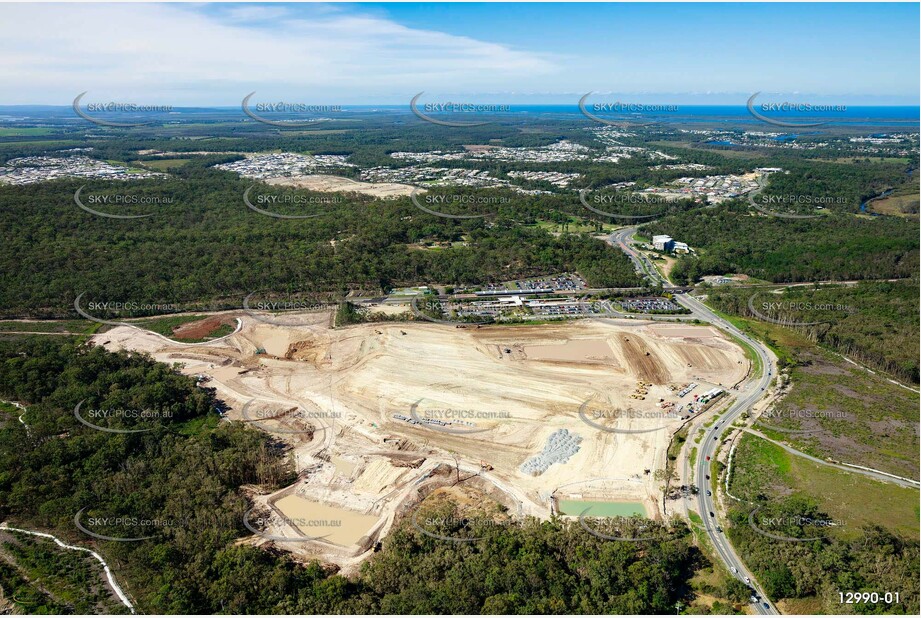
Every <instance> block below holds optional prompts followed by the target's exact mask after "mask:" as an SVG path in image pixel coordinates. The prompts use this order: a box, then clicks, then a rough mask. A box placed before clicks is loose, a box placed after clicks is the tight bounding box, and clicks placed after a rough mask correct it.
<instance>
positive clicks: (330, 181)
mask: <svg viewBox="0 0 921 618" xmlns="http://www.w3.org/2000/svg"><path fill="white" fill-rule="evenodd" d="M266 182H267V183H268V184H270V185H285V186H290V187H298V188H300V189H309V190H311V191H320V192H323V193H362V194H364V195H370V196H373V197H379V198H388V197H403V196H405V195H409V194H410V193H412V192H413V189H415V188H416V187H413V186H412V185H404V184H400V183H396V182H380V183H372V182H361V181H358V180H352V179H351V178H343V177H342V176H330V175H327V174H311V175H309V176H283V177H280V178H269V179H268V180H266Z"/></svg>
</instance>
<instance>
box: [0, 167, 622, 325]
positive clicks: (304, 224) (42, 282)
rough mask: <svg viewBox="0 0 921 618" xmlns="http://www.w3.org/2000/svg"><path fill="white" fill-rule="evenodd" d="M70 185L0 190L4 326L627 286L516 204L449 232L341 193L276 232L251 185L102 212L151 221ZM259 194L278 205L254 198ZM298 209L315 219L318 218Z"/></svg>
mask: <svg viewBox="0 0 921 618" xmlns="http://www.w3.org/2000/svg"><path fill="white" fill-rule="evenodd" d="M81 184H82V183H80V182H78V181H59V182H51V183H42V184H39V185H29V186H21V187H2V188H0V227H2V229H3V230H4V231H3V240H4V244H5V249H6V250H5V251H4V252H3V254H2V256H0V277H2V281H3V284H2V286H0V306H2V308H3V311H4V312H5V313H6V314H7V315H9V316H13V315H55V316H60V315H63V314H68V312H72V307H73V302H74V299H75V298H76V297H77V295H79V294H81V293H83V292H87V300H94V301H99V302H104V301H120V302H137V303H158V304H170V303H175V304H193V303H205V302H208V301H223V305H219V306H225V307H239V306H240V303H241V302H242V299H243V297H245V296H246V295H247V294H249V293H251V292H253V291H258V290H271V291H276V292H289V293H290V292H328V291H334V292H344V291H348V290H352V289H360V290H370V291H372V292H379V291H381V290H387V289H389V288H391V287H393V286H399V285H408V284H433V283H439V284H448V285H475V284H481V283H485V282H497V281H504V280H508V279H511V278H519V277H526V276H534V275H545V274H547V273H553V272H563V271H572V270H578V271H579V272H581V273H582V274H583V275H584V276H585V277H587V279H588V281H589V283H590V284H591V285H593V286H599V287H630V286H634V285H636V284H637V283H638V279H637V277H636V275H635V274H634V272H633V267H632V266H631V264H630V262H629V260H628V259H627V258H626V257H625V256H624V255H623V253H621V252H620V251H618V250H616V249H614V248H613V247H610V246H608V245H606V244H605V243H604V242H603V241H602V240H598V239H595V238H592V237H590V236H589V235H576V234H564V235H561V236H554V235H552V234H550V233H548V232H547V231H545V230H543V229H541V228H540V227H537V226H535V225H533V224H534V223H536V222H537V221H538V217H543V218H545V219H546V218H547V217H548V204H547V203H545V202H544V201H541V200H540V199H538V197H536V196H518V197H517V198H515V199H514V200H513V201H512V203H511V204H510V205H508V206H503V207H502V209H500V211H499V212H497V213H495V216H494V217H489V218H483V219H475V220H473V219H468V220H451V219H445V218H441V217H436V216H433V215H429V214H426V213H423V212H420V211H419V210H418V209H417V208H416V207H415V206H413V205H412V203H411V202H410V200H409V199H408V198H402V199H399V200H374V199H371V198H369V197H366V196H357V195H351V196H348V197H347V198H345V199H343V200H342V201H341V202H340V203H336V204H333V205H328V206H327V205H323V206H320V208H322V209H324V210H322V211H321V213H322V214H321V215H320V216H318V217H316V218H312V219H305V220H284V219H276V218H273V217H267V216H263V215H261V214H258V213H256V212H253V211H251V210H249V209H248V208H247V207H246V205H245V203H244V202H243V198H242V196H243V192H244V191H245V190H246V188H247V187H249V186H250V185H251V184H252V183H250V182H246V181H243V180H240V179H238V178H236V177H235V175H233V174H230V173H229V172H220V171H217V170H214V169H211V168H210V167H208V166H206V164H205V163H201V164H200V165H192V166H186V168H182V169H181V170H179V171H178V172H177V176H176V177H171V178H169V179H157V180H149V181H139V182H134V183H130V192H131V193H132V194H137V195H141V196H161V197H170V198H171V199H172V203H170V204H160V205H158V206H156V207H151V206H132V207H128V208H125V207H121V208H120V209H115V210H116V211H117V212H119V213H123V214H125V213H127V214H139V213H149V212H155V213H156V214H155V216H153V217H150V218H147V219H141V220H112V219H105V218H102V217H96V216H93V215H91V214H89V213H86V212H84V211H82V210H81V209H80V208H78V207H77V206H76V205H75V204H74V191H76V189H77V188H78V187H79V186H80V185H81ZM127 190H129V187H128V186H127V185H125V184H122V183H112V182H100V181H95V182H90V183H87V187H86V188H85V189H84V193H83V194H84V195H89V194H92V193H99V194H106V195H116V194H119V193H124V192H126V191H127ZM260 190H261V191H264V192H265V193H272V194H279V195H283V194H285V193H286V192H285V191H284V190H278V189H275V188H269V187H266V186H262V187H261V189H260ZM301 193H303V192H301ZM313 195H314V197H319V196H318V195H316V194H313ZM327 197H328V196H327ZM572 201H574V204H570V205H569V208H570V209H571V210H573V211H576V210H583V209H582V208H581V206H579V205H578V200H575V199H574V200H572ZM310 208H313V209H315V210H313V211H311V212H316V209H317V206H311V207H310ZM110 211H111V208H110ZM277 211H278V212H280V213H282V214H289V213H291V212H292V211H291V210H290V209H289V210H287V211H286V210H285V209H284V208H278V209H277ZM303 212H304V210H303V208H302V209H301V210H300V213H301V214H303ZM583 212H584V210H583ZM427 241H431V242H435V241H438V242H449V243H453V245H452V246H449V247H444V248H439V249H438V250H429V249H426V248H424V247H422V246H420V243H424V242H427ZM23 264H29V268H22V265H23ZM212 306H213V305H212Z"/></svg>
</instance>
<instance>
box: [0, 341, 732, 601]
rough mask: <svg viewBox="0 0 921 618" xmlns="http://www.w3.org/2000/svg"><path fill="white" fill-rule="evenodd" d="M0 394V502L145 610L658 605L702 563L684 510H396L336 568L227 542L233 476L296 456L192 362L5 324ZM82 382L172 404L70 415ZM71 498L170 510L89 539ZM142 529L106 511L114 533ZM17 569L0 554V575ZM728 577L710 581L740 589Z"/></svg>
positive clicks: (141, 513)
mask: <svg viewBox="0 0 921 618" xmlns="http://www.w3.org/2000/svg"><path fill="white" fill-rule="evenodd" d="M0 396H2V397H4V398H6V399H10V400H18V401H22V402H25V403H26V404H27V406H28V409H27V412H26V413H25V415H24V422H25V425H23V424H22V423H20V422H18V420H17V417H16V415H15V414H4V415H3V417H2V418H0V519H4V520H8V521H9V522H11V524H13V525H20V526H21V527H25V528H32V529H41V530H44V531H49V532H53V533H54V534H56V535H59V536H61V537H62V538H65V539H68V540H69V541H71V542H75V543H78V544H80V545H82V546H93V547H96V548H97V549H98V550H99V551H100V552H101V553H102V554H103V556H105V558H106V560H108V561H109V562H110V563H111V564H112V565H113V568H114V572H115V575H116V577H117V578H118V580H119V582H120V584H121V585H122V586H123V587H125V588H126V590H127V591H128V593H129V595H130V596H131V598H132V599H133V600H134V601H135V602H136V603H137V605H138V610H139V611H140V612H143V613H222V612H229V613H246V614H253V613H266V614H268V613H365V612H366V613H439V612H440V613H452V614H477V613H520V612H526V613H600V614H604V613H653V614H659V613H669V612H671V611H674V608H675V604H676V603H678V602H681V603H682V604H683V605H685V606H687V605H688V603H689V602H690V601H691V600H692V599H693V591H692V590H691V587H690V584H689V581H690V579H691V578H692V576H693V574H694V572H695V571H696V570H697V569H699V568H701V567H703V566H705V565H706V561H705V560H704V558H703V556H702V555H701V554H700V552H699V551H698V550H697V549H696V548H695V547H694V546H693V544H692V543H691V536H690V532H689V531H688V530H687V528H686V527H684V526H682V525H680V524H676V526H677V527H676V528H675V531H674V532H673V533H672V534H670V535H666V536H668V538H667V539H664V540H661V541H657V542H656V543H642V542H641V543H627V542H611V541H605V540H602V539H600V538H598V537H595V536H592V535H590V534H587V533H586V532H585V531H584V530H583V529H582V528H581V527H580V526H579V525H578V523H576V522H568V523H567V522H562V521H559V520H554V521H549V522H539V521H536V520H528V521H525V522H520V523H516V524H514V525H508V526H501V527H499V526H494V527H489V528H488V529H487V530H486V531H484V533H483V534H484V536H485V538H484V539H483V540H482V541H478V542H476V543H462V544H458V543H447V542H442V541H438V540H435V539H433V538H432V537H429V536H426V535H424V534H421V533H420V532H419V531H418V530H416V529H414V528H413V527H412V526H410V525H407V522H405V521H404V522H403V524H401V525H400V526H398V527H397V529H396V530H395V531H394V532H393V533H392V534H391V535H389V536H388V537H387V538H386V539H385V541H384V543H383V546H382V548H381V551H380V552H378V553H377V554H376V555H375V556H374V557H373V558H372V559H371V560H370V561H369V562H368V563H367V564H365V565H364V566H363V569H362V570H361V572H360V573H359V574H358V575H357V576H356V577H352V578H346V577H342V576H340V575H337V574H335V573H334V572H332V571H331V570H329V569H328V568H324V567H322V566H321V565H319V564H317V563H311V564H306V565H304V564H300V563H297V562H295V561H293V560H292V559H290V558H288V557H287V556H286V555H285V554H282V553H279V552H277V551H266V550H265V549H257V548H255V547H252V546H250V545H247V544H237V543H235V541H236V540H237V539H238V538H240V537H243V536H247V535H248V534H249V533H247V532H246V530H245V529H244V528H243V524H242V516H243V513H244V512H245V511H246V510H247V508H248V501H247V499H246V497H245V496H244V494H243V491H242V490H241V489H240V488H241V486H250V487H260V488H262V489H270V488H275V487H278V486H280V485H282V484H285V483H288V482H290V481H291V480H292V478H291V471H290V469H289V468H288V467H287V466H286V465H285V464H284V456H283V453H282V451H281V450H280V449H279V448H277V447H276V446H274V445H273V444H272V442H271V441H270V440H269V439H268V438H267V437H266V436H265V435H263V434H261V433H258V432H256V431H254V430H251V429H249V428H246V427H244V426H242V425H240V424H237V423H226V422H222V423H220V424H218V423H217V422H216V419H217V416H216V414H214V413H213V412H211V406H212V404H213V402H212V401H211V395H210V394H209V393H208V392H207V391H204V390H202V389H199V388H198V387H196V386H195V385H194V382H193V380H192V379H191V378H186V377H183V376H181V375H179V374H177V373H176V372H175V371H173V370H171V369H170V368H168V367H166V366H164V365H161V364H157V363H154V362H153V361H151V360H150V359H149V358H147V357H145V356H141V355H136V354H128V353H118V354H113V353H109V352H106V351H104V350H102V349H100V348H95V347H87V346H85V345H83V346H79V345H76V344H74V343H63V342H61V341H49V340H47V339H45V340H40V339H38V338H14V339H6V340H4V341H3V342H0ZM84 399H86V400H88V402H87V405H92V406H95V407H100V406H119V407H124V408H126V409H130V408H142V407H153V408H157V409H165V410H171V411H172V412H173V414H172V415H171V416H169V417H167V418H164V419H163V420H162V421H161V422H156V423H151V422H149V421H135V420H133V419H112V421H111V422H112V423H113V425H112V427H113V428H139V427H144V428H148V429H150V430H151V431H148V432H145V433H136V434H114V433H109V432H102V431H98V430H94V429H90V428H88V427H86V426H84V425H82V424H80V423H79V422H77V421H76V419H75V418H74V414H73V408H74V406H75V405H76V404H77V403H78V402H80V401H82V400H84ZM83 508H87V509H88V510H87V513H88V514H89V513H92V514H95V515H96V516H99V517H104V516H109V517H114V516H118V515H121V516H124V517H131V516H134V517H146V518H150V519H156V520H159V521H161V522H169V525H161V526H158V527H155V528H153V529H149V530H146V529H145V531H144V532H145V533H149V534H150V535H151V536H154V538H153V539H149V540H146V541H141V542H129V543H125V542H106V541H97V540H94V539H91V538H89V537H87V536H85V535H83V534H81V533H80V532H78V531H77V529H76V528H75V527H74V515H75V514H76V513H77V512H78V511H79V510H80V509H83ZM659 527H660V525H659V524H655V528H656V529H658V528H659ZM98 530H100V531H101V530H102V529H98ZM137 532H138V530H137V528H129V529H125V527H124V526H118V525H114V524H113V525H112V530H111V531H110V534H111V536H126V535H130V534H135V535H136V534H137ZM15 577H16V575H15V573H12V572H10V571H9V569H0V586H4V588H5V589H9V588H8V587H9V586H12V585H16V584H17V581H15ZM8 578H13V579H8ZM19 583H20V584H21V582H19ZM738 588H739V587H738V586H728V587H727V588H726V589H719V590H717V589H714V590H711V591H710V594H715V595H720V594H726V595H729V596H730V597H731V598H733V599H734V600H736V601H743V600H744V588H742V590H741V591H740V590H739V589H738ZM731 609H732V608H731V606H729V605H721V606H719V608H718V611H723V612H725V611H731Z"/></svg>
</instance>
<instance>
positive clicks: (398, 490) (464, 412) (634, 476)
mask: <svg viewBox="0 0 921 618" xmlns="http://www.w3.org/2000/svg"><path fill="white" fill-rule="evenodd" d="M298 316H299V314H292V315H286V318H297V317H298ZM242 320H243V327H242V329H241V331H240V332H239V333H236V334H234V335H232V336H230V337H228V338H227V339H225V340H224V341H221V342H217V343H215V344H213V345H206V346H199V347H193V346H189V345H185V344H178V343H172V342H167V341H164V340H162V339H159V338H154V337H151V336H149V335H148V334H146V333H143V332H140V331H138V330H136V329H130V328H126V327H116V328H114V329H113V330H112V331H109V332H107V333H105V334H101V335H97V336H96V337H94V340H95V341H97V342H99V343H104V344H105V345H106V347H109V348H129V349H143V350H145V351H148V352H150V353H151V354H152V355H153V356H154V358H156V359H157V360H161V361H164V362H169V363H173V362H180V363H186V365H185V368H184V370H183V371H185V372H187V373H204V374H206V375H209V376H211V380H210V381H209V382H208V386H211V387H214V388H215V389H216V390H217V395H218V397H220V398H221V399H223V400H224V401H226V402H227V404H228V405H230V406H231V408H232V410H231V411H230V413H228V418H231V419H236V418H239V416H240V409H241V408H242V406H243V405H244V404H246V403H247V402H249V401H251V400H253V399H256V400H257V401H259V402H262V403H266V405H269V404H270V405H274V406H278V407H279V408H280V409H284V410H288V409H292V408H297V409H298V410H302V411H303V414H302V416H303V418H306V419H308V421H309V423H310V425H311V426H312V427H313V429H314V431H313V432H312V433H311V434H310V435H298V436H292V435H290V434H286V433H280V432H279V433H277V434H276V437H277V438H278V439H280V440H283V441H285V442H288V443H289V444H290V445H291V446H292V448H293V455H294V458H295V460H296V467H297V469H298V471H299V472H300V473H301V478H302V481H299V483H301V484H302V486H299V489H298V492H297V493H298V495H300V496H301V497H302V498H303V499H305V500H311V501H315V502H317V503H320V504H331V505H336V506H337V507H344V508H347V509H349V510H351V511H353V512H355V513H360V514H364V515H367V516H371V517H374V518H381V517H385V518H387V517H389V518H390V519H389V520H388V522H391V521H393V517H394V513H396V512H397V509H399V508H400V506H399V505H400V504H402V503H403V502H404V501H405V500H407V499H409V498H410V497H411V496H413V495H415V494H414V492H415V491H416V490H415V489H414V488H416V487H417V485H416V483H418V482H420V481H422V479H423V478H425V477H427V476H428V475H429V474H431V473H432V471H433V470H434V469H435V468H436V466H449V467H451V468H453V467H454V466H455V465H458V466H460V468H461V470H462V476H468V477H469V476H476V477H477V478H479V479H481V480H482V481H483V482H484V483H488V484H489V485H490V486H491V487H495V488H496V491H499V492H501V493H503V494H504V495H505V496H507V500H508V502H509V503H510V504H511V505H513V507H514V508H513V509H512V511H513V512H514V514H515V515H516V516H519V515H535V516H538V517H547V516H549V514H550V508H551V503H552V500H551V497H552V496H553V495H555V493H558V494H559V495H571V494H583V495H588V494H591V496H592V498H593V499H599V500H604V499H608V500H622V501H635V502H642V503H643V504H644V506H645V507H646V508H647V510H648V511H649V513H650V514H653V516H659V515H658V513H659V505H660V503H661V492H660V489H659V485H660V483H658V482H656V481H655V480H654V478H653V475H652V472H653V471H654V470H656V469H658V468H662V467H664V463H665V453H666V449H667V445H668V440H669V436H670V433H671V431H672V430H674V429H675V428H676V427H677V426H678V425H679V424H680V423H681V420H680V418H679V417H678V416H677V415H673V416H669V415H668V414H665V413H664V412H663V409H662V408H661V407H660V405H657V404H659V402H660V400H665V401H667V402H672V401H676V399H677V398H676V395H675V393H674V391H673V390H672V388H673V387H674V386H676V385H678V384H684V383H687V382H691V381H693V382H697V383H698V384H700V385H701V387H700V388H701V389H706V388H710V387H711V386H715V385H717V384H719V383H723V384H733V383H735V382H736V381H738V380H740V379H741V378H742V377H743V376H744V375H745V371H746V369H747V365H745V364H744V354H743V352H742V350H741V349H740V348H738V347H737V346H736V345H735V344H734V343H732V342H731V341H729V340H727V339H725V338H724V337H723V336H722V335H721V334H720V333H719V331H717V330H715V329H712V328H709V327H699V326H688V325H666V324H657V323H649V322H643V321H641V320H608V319H604V320H595V319H587V320H579V321H574V322H568V323H557V324H541V325H526V326H498V325H497V326H490V327H485V328H481V329H457V328H453V327H452V326H445V325H440V324H423V323H399V324H391V323H377V324H361V325H355V326H349V327H346V328H341V329H336V330H333V329H331V328H330V327H329V315H328V314H324V315H319V316H318V315H312V316H307V315H306V314H305V316H304V318H303V320H304V323H303V324H301V325H299V326H276V325H267V324H264V323H261V322H258V321H256V320H255V319H253V318H252V317H251V316H248V315H244V316H243V317H242ZM260 348H261V349H264V350H265V351H266V352H267V354H258V355H257V354H256V352H257V350H259V349H260ZM639 381H643V382H645V383H648V384H647V385H646V386H645V388H646V389H647V390H648V393H647V394H646V396H645V399H644V400H637V399H632V398H630V397H629V395H630V394H631V393H633V392H634V391H635V390H636V389H637V386H638V382H639ZM588 401H591V402H592V405H593V406H594V405H597V406H607V407H612V408H618V409H623V408H627V407H629V408H631V409H633V410H635V411H637V412H639V413H640V414H636V415H623V416H621V415H616V416H614V417H612V419H613V420H603V421H601V424H602V425H603V428H601V429H599V428H598V427H597V426H593V425H591V424H589V423H586V422H585V421H584V420H583V418H581V417H580V409H581V410H582V411H583V413H584V410H585V409H586V408H585V407H584V405H585V404H586V402H588ZM412 411H415V412H416V413H417V414H418V416H419V417H421V418H429V419H433V418H434V419H440V420H442V421H444V422H445V424H443V425H437V424H429V423H413V422H409V419H410V414H411V412H412ZM400 417H402V418H400ZM273 427H274V425H272V426H270V427H269V431H274V430H273ZM279 427H281V424H279ZM560 429H566V430H567V431H568V432H571V433H573V434H576V435H578V436H579V437H580V438H581V442H580V443H579V450H578V451H577V452H576V453H575V454H574V455H572V456H571V457H570V458H569V459H568V461H566V462H565V463H554V464H553V465H550V466H549V468H547V469H546V471H545V472H543V473H542V474H539V475H533V476H532V475H531V474H526V473H525V472H522V471H521V466H522V464H523V463H524V462H525V461H527V460H529V459H530V458H532V457H534V456H535V455H537V454H539V453H541V451H542V450H543V449H544V447H545V445H546V443H547V440H548V437H549V436H550V435H551V434H553V433H554V432H556V431H558V430H560ZM611 429H614V430H616V431H610V430H611ZM623 431H643V433H622V432H623ZM343 460H344V461H345V462H347V463H343ZM351 466H354V467H351ZM574 484H577V485H574ZM588 487H591V488H592V491H591V492H588V491H586V489H587V488H588ZM567 488H570V489H572V491H571V492H570V491H569V490H568V489H567ZM286 504H287V503H286ZM304 508H306V507H304ZM363 525H364V523H362V526H363ZM387 525H388V526H389V525H390V524H389V523H388V524H387ZM385 528H386V526H385ZM386 529H389V528H386ZM375 534H377V533H375ZM349 538H352V537H349ZM348 559H349V560H352V559H353V558H348ZM356 559H357V558H356Z"/></svg>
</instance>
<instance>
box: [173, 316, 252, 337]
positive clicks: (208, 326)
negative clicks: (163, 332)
mask: <svg viewBox="0 0 921 618" xmlns="http://www.w3.org/2000/svg"><path fill="white" fill-rule="evenodd" d="M234 317H235V316H232V315H212V316H209V317H207V318H205V319H204V320H198V321H197V322H189V323H187V324H182V325H181V326H179V327H177V328H175V329H174V330H173V334H172V336H173V337H176V338H178V339H204V338H205V337H208V336H209V335H210V334H211V333H213V332H214V331H216V330H217V329H218V328H220V327H221V325H227V326H230V327H235V326H236V325H237V324H236V320H235V319H234Z"/></svg>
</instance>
